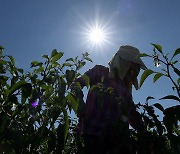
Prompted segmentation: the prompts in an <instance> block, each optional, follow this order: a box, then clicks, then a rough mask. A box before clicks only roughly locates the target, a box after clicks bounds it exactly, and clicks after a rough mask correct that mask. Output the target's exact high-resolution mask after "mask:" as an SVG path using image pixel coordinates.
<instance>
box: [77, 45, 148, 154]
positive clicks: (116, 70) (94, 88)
mask: <svg viewBox="0 0 180 154" xmlns="http://www.w3.org/2000/svg"><path fill="white" fill-rule="evenodd" d="M138 54H139V50H138V49H137V48H135V47H132V46H121V47H120V48H119V50H118V51H117V53H116V54H115V55H114V56H113V58H112V60H111V61H110V62H109V68H107V67H105V66H102V65H96V66H94V67H93V68H92V69H90V70H88V71H87V72H86V73H85V74H86V75H87V76H88V77H89V79H90V87H91V88H90V90H89V92H88V95H87V99H86V105H85V109H84V110H81V111H80V112H79V113H78V116H79V124H78V126H77V128H76V132H77V133H78V134H81V135H82V137H83V139H84V145H85V151H86V153H87V154H106V153H110V154H113V153H122V154H125V153H133V151H132V149H131V147H130V146H129V142H130V141H129V124H130V125H131V126H132V127H133V128H135V129H136V130H137V131H141V130H142V129H144V128H143V123H142V120H141V116H140V114H139V113H138V112H137V111H136V107H135V105H134V103H133V100H132V85H134V86H135V88H136V89H138V82H137V76H138V74H139V71H140V68H142V69H146V66H145V65H144V63H143V62H142V60H141V59H140V58H136V57H137V55H138ZM76 82H79V83H80V84H81V86H82V87H83V86H85V82H84V80H83V78H82V77H81V78H79V79H77V80H76Z"/></svg>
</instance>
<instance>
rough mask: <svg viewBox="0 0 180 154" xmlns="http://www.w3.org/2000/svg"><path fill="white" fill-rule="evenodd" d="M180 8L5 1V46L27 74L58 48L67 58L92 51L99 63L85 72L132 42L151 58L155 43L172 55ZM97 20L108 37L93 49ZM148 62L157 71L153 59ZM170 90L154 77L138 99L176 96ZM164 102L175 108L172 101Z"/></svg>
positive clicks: (71, 0)
mask: <svg viewBox="0 0 180 154" xmlns="http://www.w3.org/2000/svg"><path fill="white" fill-rule="evenodd" d="M179 6H180V0H0V44H1V45H2V46H4V47H5V48H6V50H5V52H6V54H10V55H12V56H14V57H15V59H16V62H17V65H18V66H19V67H23V68H24V69H25V70H29V66H30V62H31V61H33V60H40V59H41V55H42V54H50V52H51V51H52V49H54V48H56V49H58V50H60V51H63V52H64V53H65V57H67V58H68V57H75V56H80V55H81V54H82V53H83V52H89V53H90V57H91V58H92V60H93V61H94V63H93V64H88V65H86V67H85V69H84V70H83V71H85V70H87V69H89V68H91V67H93V65H95V64H103V65H106V66H107V63H108V62H109V60H110V59H111V57H112V56H113V54H114V53H115V52H116V51H117V49H118V48H119V46H121V45H126V44H128V45H133V46H135V47H137V48H139V50H140V51H141V52H145V53H148V54H150V53H152V49H153V48H152V46H151V45H150V43H157V44H161V45H162V46H163V49H164V51H165V52H166V53H171V54H172V52H173V51H174V50H175V49H177V48H179V47H180V37H179V36H180V9H179ZM97 22H98V24H99V25H101V27H103V28H104V29H105V31H106V34H107V38H106V42H104V43H102V44H101V46H98V45H96V46H92V45H91V44H90V43H89V42H88V40H87V38H86V35H87V34H88V30H89V29H90V28H91V27H93V25H95V23H97ZM143 60H144V63H145V64H146V65H147V67H149V68H151V69H154V66H153V63H152V62H151V61H150V60H148V59H147V58H143ZM170 87H171V84H170V82H167V80H164V79H160V80H159V81H157V83H156V84H153V82H152V78H149V79H148V80H147V81H146V82H145V84H144V85H143V87H142V89H141V90H139V91H135V90H134V92H133V97H134V100H135V102H136V103H138V102H139V101H140V102H144V101H145V98H146V97H147V96H154V97H155V98H156V101H158V98H161V97H163V96H165V95H166V94H170V93H173V92H172V90H171V89H170ZM151 102H152V103H155V101H151ZM161 103H163V106H165V107H167V106H169V105H171V101H165V102H161ZM174 104H176V103H174Z"/></svg>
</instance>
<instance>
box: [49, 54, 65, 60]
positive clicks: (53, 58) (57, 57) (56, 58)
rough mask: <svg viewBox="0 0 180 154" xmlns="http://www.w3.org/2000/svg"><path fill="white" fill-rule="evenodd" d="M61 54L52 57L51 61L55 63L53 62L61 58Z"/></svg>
mask: <svg viewBox="0 0 180 154" xmlns="http://www.w3.org/2000/svg"><path fill="white" fill-rule="evenodd" d="M63 54H64V53H63V52H59V53H58V54H56V55H54V56H53V57H52V60H51V61H52V62H55V61H57V60H59V59H60V58H61V57H62V56H63Z"/></svg>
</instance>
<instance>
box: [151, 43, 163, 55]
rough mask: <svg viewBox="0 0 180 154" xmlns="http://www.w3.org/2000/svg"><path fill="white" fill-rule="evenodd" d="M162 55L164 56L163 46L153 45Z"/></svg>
mask: <svg viewBox="0 0 180 154" xmlns="http://www.w3.org/2000/svg"><path fill="white" fill-rule="evenodd" d="M151 44H152V45H153V46H154V47H155V48H156V49H157V50H158V51H159V52H160V53H161V54H163V52H162V46H161V45H159V44H153V43H151Z"/></svg>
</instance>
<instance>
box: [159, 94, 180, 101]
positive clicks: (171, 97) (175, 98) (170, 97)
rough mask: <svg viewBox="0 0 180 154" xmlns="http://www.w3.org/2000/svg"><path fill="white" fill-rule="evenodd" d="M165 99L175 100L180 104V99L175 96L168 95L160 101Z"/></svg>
mask: <svg viewBox="0 0 180 154" xmlns="http://www.w3.org/2000/svg"><path fill="white" fill-rule="evenodd" d="M163 99H173V100H176V101H179V102H180V99H179V98H178V97H177V96H174V95H167V96H165V97H162V98H160V99H159V100H163Z"/></svg>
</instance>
